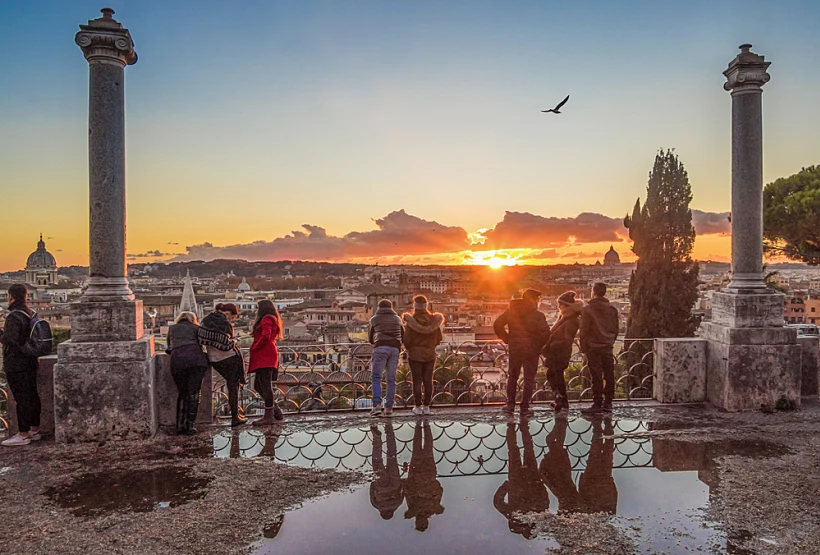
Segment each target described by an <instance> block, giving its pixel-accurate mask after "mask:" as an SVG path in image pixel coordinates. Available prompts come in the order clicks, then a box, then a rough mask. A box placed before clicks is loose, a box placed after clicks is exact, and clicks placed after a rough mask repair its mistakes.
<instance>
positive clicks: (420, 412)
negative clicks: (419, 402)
mask: <svg viewBox="0 0 820 555" xmlns="http://www.w3.org/2000/svg"><path fill="white" fill-rule="evenodd" d="M413 414H415V415H416V416H421V415H423V414H424V409H423V408H422V407H414V408H413Z"/></svg>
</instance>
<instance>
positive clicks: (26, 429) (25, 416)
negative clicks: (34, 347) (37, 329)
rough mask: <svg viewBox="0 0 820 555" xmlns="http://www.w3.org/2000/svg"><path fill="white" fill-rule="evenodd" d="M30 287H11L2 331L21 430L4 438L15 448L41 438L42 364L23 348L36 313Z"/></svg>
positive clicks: (0, 340)
mask: <svg viewBox="0 0 820 555" xmlns="http://www.w3.org/2000/svg"><path fill="white" fill-rule="evenodd" d="M27 299H28V288H27V287H26V286H25V285H23V284H22V283H16V284H14V285H12V286H11V287H9V312H8V314H7V315H6V321H5V324H4V325H3V331H2V334H0V343H1V344H2V345H3V370H4V372H5V373H6V381H7V382H8V385H9V389H11V393H12V395H14V401H15V403H16V404H17V433H16V434H15V435H13V436H12V437H10V438H8V439H6V440H5V441H3V445H6V446H10V447H14V446H21V445H28V444H30V443H31V442H32V441H37V440H39V439H41V436H40V395H39V393H38V392H37V370H38V369H39V367H40V363H39V361H38V360H37V358H35V357H30V356H28V355H26V354H25V353H24V352H23V350H22V347H23V345H25V343H26V341H28V338H29V334H30V333H31V320H32V318H34V312H33V311H32V310H31V309H30V308H29V307H28V305H27V304H26V300H27Z"/></svg>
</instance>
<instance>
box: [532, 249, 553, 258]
mask: <svg viewBox="0 0 820 555" xmlns="http://www.w3.org/2000/svg"><path fill="white" fill-rule="evenodd" d="M559 256H561V255H560V254H558V251H557V250H555V249H544V250H542V251H541V252H539V253H538V254H534V255H532V256H528V257H527V258H534V259H543V258H558V257H559Z"/></svg>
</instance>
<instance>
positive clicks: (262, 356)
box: [248, 299, 284, 426]
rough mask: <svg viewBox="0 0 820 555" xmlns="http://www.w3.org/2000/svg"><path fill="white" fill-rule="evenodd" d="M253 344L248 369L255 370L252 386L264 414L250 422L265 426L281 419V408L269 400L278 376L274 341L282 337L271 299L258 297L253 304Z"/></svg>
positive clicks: (276, 351) (279, 318) (278, 319)
mask: <svg viewBox="0 0 820 555" xmlns="http://www.w3.org/2000/svg"><path fill="white" fill-rule="evenodd" d="M251 330H252V331H251V335H253V345H251V350H250V360H249V361H248V372H249V373H250V372H253V373H255V375H256V377H255V378H254V380H253V387H254V389H255V390H256V391H257V392H258V393H259V394H260V395H261V396H262V398H263V399H264V400H265V416H263V417H262V418H260V419H259V420H256V421H254V422H253V425H254V426H265V425H268V424H273V423H274V422H275V421H277V420H282V418H283V416H284V415H283V414H282V409H281V408H279V405H278V404H277V403H276V401H274V399H273V383H272V382H274V381H276V379H277V378H278V377H279V349H278V348H277V347H276V340H277V339H282V317H281V316H279V311H278V310H276V305H275V304H273V301H271V300H268V299H262V300H261V301H259V303H258V304H257V311H256V319H255V320H254V322H253V327H252V328H251Z"/></svg>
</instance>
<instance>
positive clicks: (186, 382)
mask: <svg viewBox="0 0 820 555" xmlns="http://www.w3.org/2000/svg"><path fill="white" fill-rule="evenodd" d="M168 350H169V351H170V352H171V376H172V377H173V378H174V383H176V384H177V390H178V391H179V394H178V395H177V421H176V431H177V433H178V434H184V435H194V434H195V433H196V432H197V430H196V416H197V414H198V413H199V395H200V390H201V389H202V378H204V377H205V373H206V372H207V371H208V357H207V356H206V355H205V351H203V350H202V344H201V343H200V342H199V325H198V322H197V319H196V314H194V313H193V312H180V314H179V316H177V319H176V321H175V323H174V325H173V326H171V327H170V328H168Z"/></svg>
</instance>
